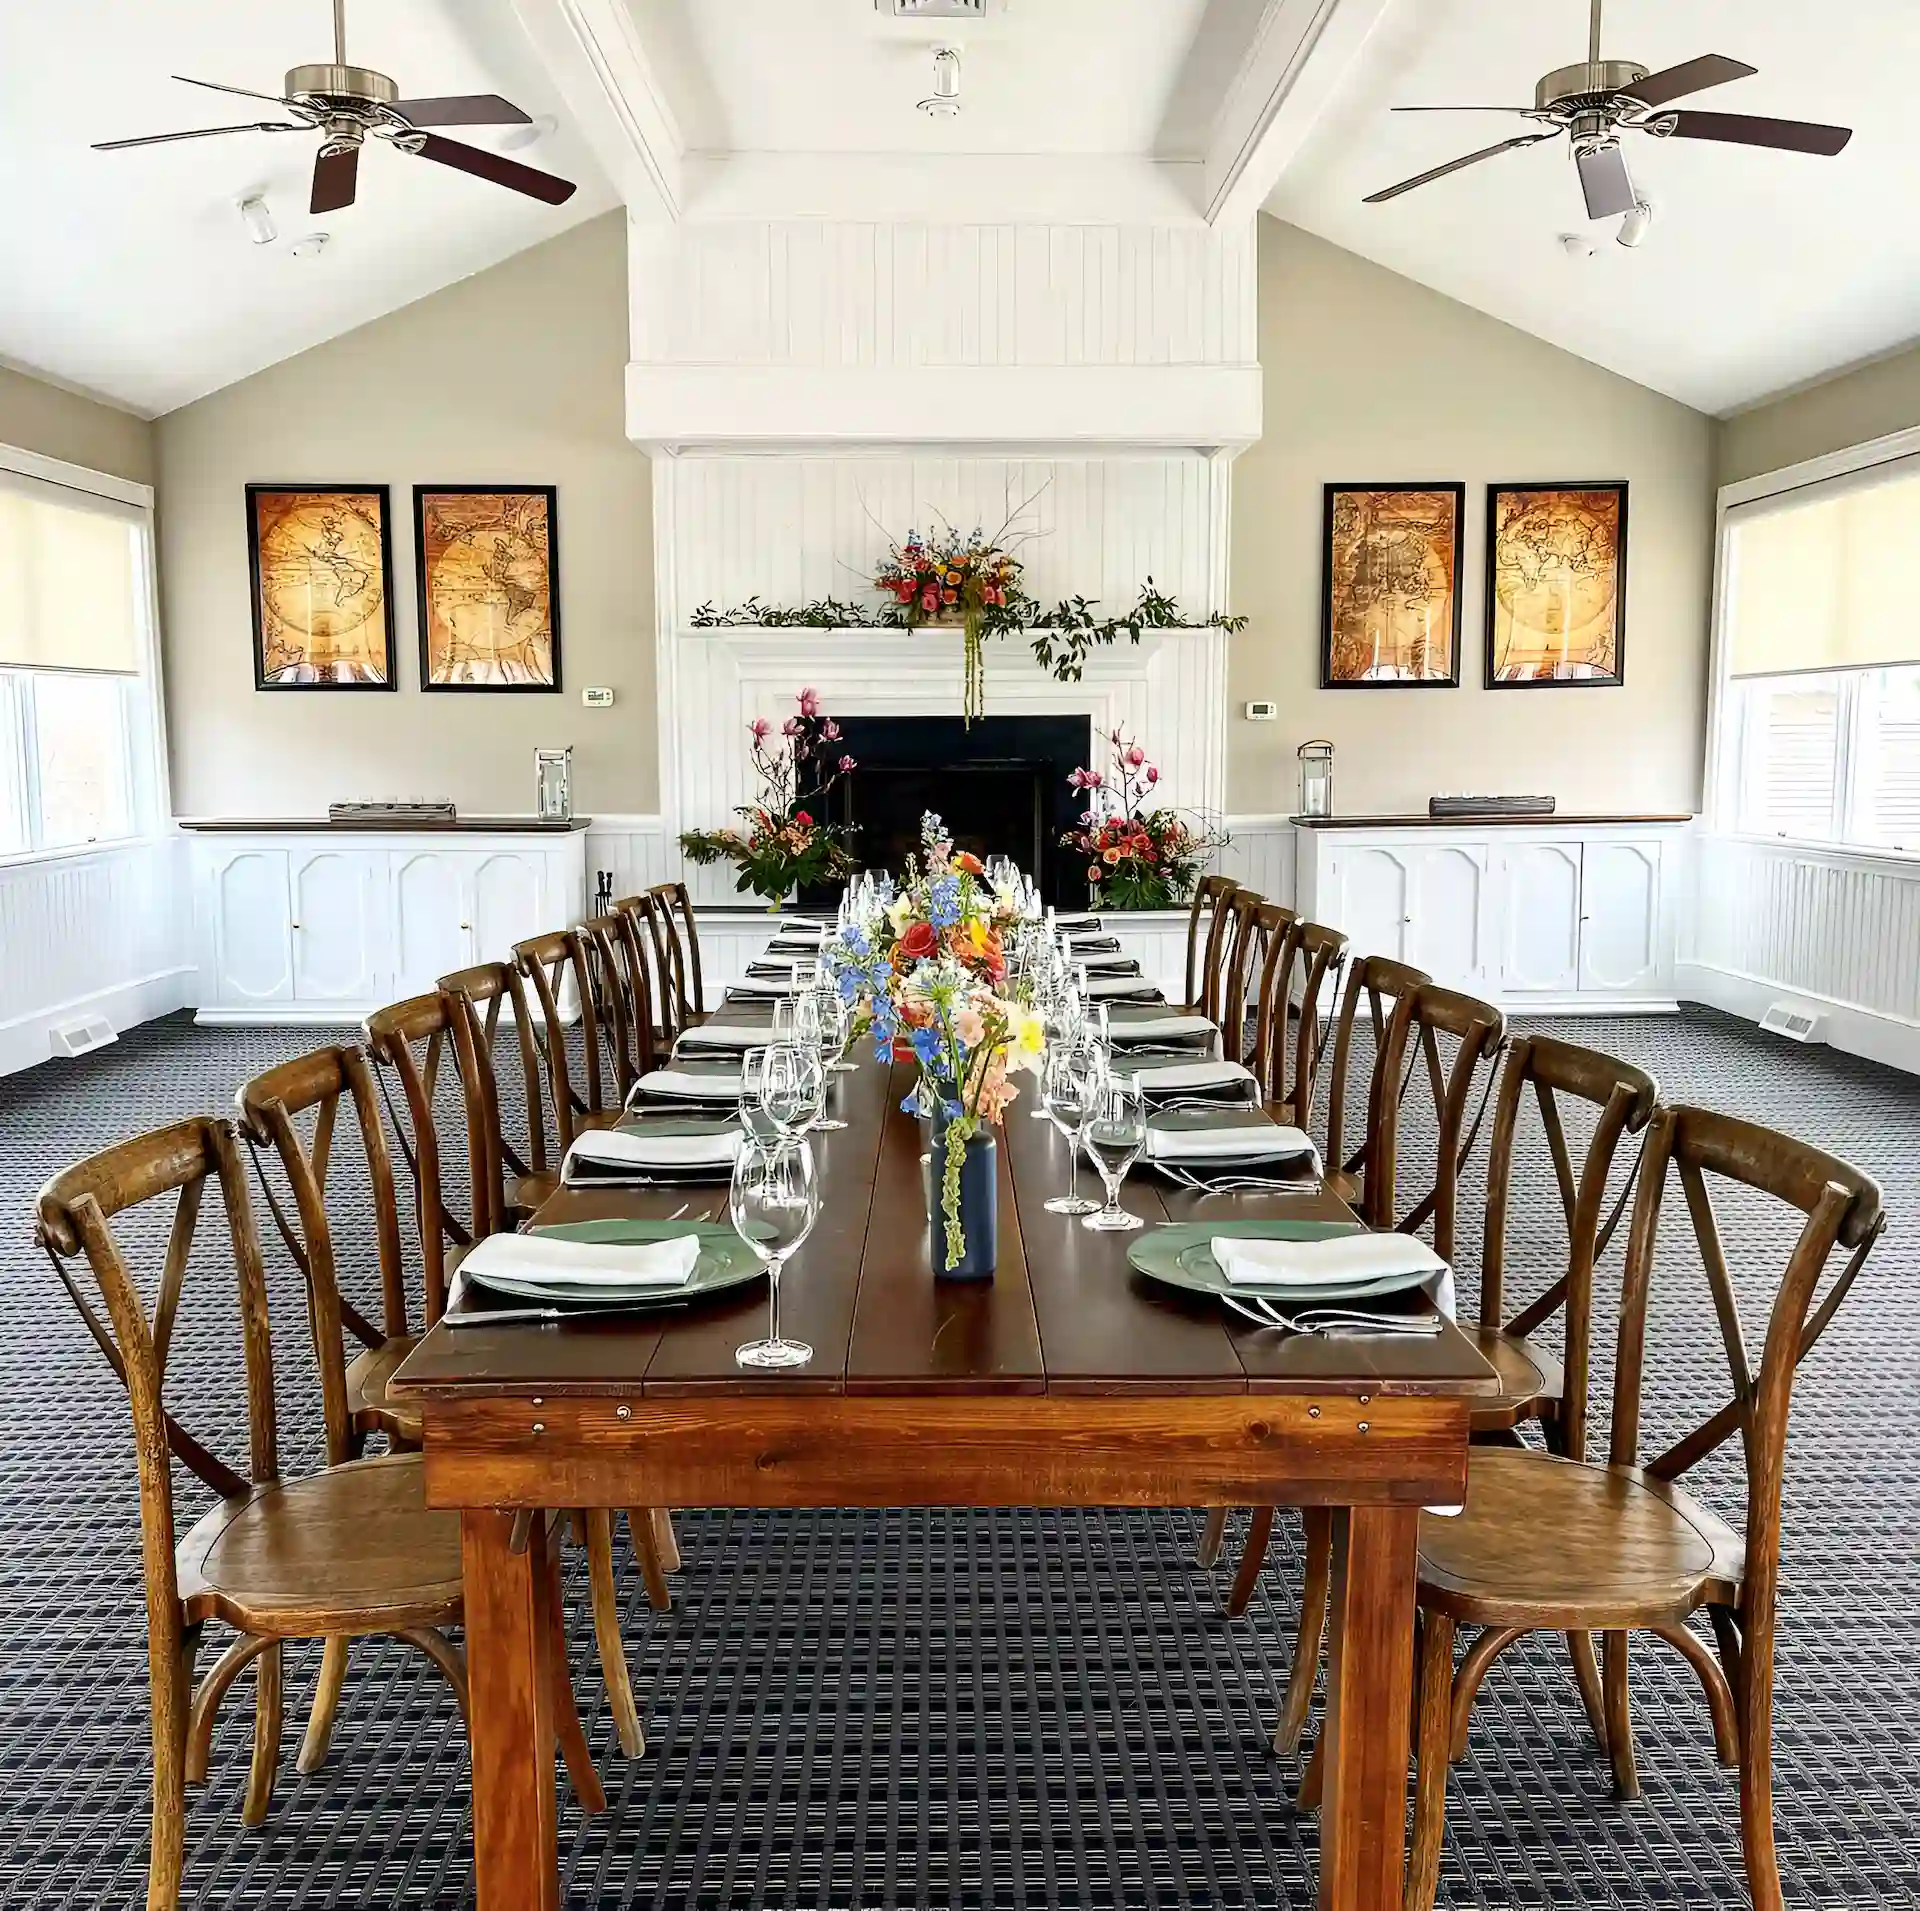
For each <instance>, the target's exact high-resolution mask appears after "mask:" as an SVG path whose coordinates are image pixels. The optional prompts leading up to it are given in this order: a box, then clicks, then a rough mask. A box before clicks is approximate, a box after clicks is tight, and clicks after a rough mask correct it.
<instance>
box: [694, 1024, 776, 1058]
mask: <svg viewBox="0 0 1920 1911" xmlns="http://www.w3.org/2000/svg"><path fill="white" fill-rule="evenodd" d="M772 1041H773V1030H772V1028H771V1027H769V1026H766V1025H764V1024H761V1023H753V1022H702V1023H701V1024H700V1025H699V1027H698V1028H695V1029H691V1030H689V1031H688V1033H687V1034H685V1035H683V1036H681V1038H680V1040H679V1041H678V1042H676V1043H675V1044H674V1053H675V1054H676V1055H678V1054H680V1053H681V1052H682V1050H684V1051H685V1053H686V1055H687V1056H692V1055H693V1054H695V1053H696V1052H697V1051H698V1050H700V1049H703V1048H767V1047H769V1046H770V1045H771V1044H772Z"/></svg>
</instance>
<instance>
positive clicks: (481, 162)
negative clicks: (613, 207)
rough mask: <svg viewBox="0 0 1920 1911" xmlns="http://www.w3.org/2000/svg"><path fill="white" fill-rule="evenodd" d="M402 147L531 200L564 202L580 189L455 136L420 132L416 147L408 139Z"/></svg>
mask: <svg viewBox="0 0 1920 1911" xmlns="http://www.w3.org/2000/svg"><path fill="white" fill-rule="evenodd" d="M402 150H403V151H405V152H417V153H418V154H419V155H420V157H421V158H422V159H431V160H433V161H435V162H436V163H437V164H439V165H442V166H452V167H455V168H456V169H457V170H459V171H460V172H463V173H472V174H473V175H474V177H475V178H476V179H490V180H491V181H492V182H493V183H494V184H495V185H496V186H507V187H510V188H511V189H512V190H513V191H515V192H523V193H525V194H526V195H527V196H528V198H530V199H544V200H545V201H546V202H547V204H548V205H550V206H561V205H565V204H566V202H567V201H568V200H569V199H571V198H572V197H573V195H574V193H575V192H576V191H578V190H579V189H578V187H576V186H575V185H574V183H573V181H572V180H571V179H561V178H558V177H557V176H556V175H554V174H553V173H543V172H541V171H540V169H539V168H538V167H536V166H523V165H521V164H520V162H519V161H518V160H517V159H508V158H506V157H505V155H504V154H501V153H489V152H483V151H482V150H481V149H480V148H479V147H478V146H468V145H465V144H463V143H462V142H461V141H460V140H457V139H442V138H441V137H440V135H439V134H438V133H422V134H421V135H420V143H419V145H418V146H415V145H414V143H413V141H412V140H408V141H407V142H406V144H405V146H404V147H403V148H402Z"/></svg>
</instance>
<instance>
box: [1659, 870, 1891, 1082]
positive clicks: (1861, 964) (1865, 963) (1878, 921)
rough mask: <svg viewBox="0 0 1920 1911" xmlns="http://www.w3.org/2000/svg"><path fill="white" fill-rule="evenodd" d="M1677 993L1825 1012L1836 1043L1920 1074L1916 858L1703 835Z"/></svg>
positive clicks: (1752, 1006) (1742, 1005) (1721, 1003)
mask: <svg viewBox="0 0 1920 1911" xmlns="http://www.w3.org/2000/svg"><path fill="white" fill-rule="evenodd" d="M1694 850H1695V853H1694V884H1693V907H1692V910H1691V920H1690V925H1689V933H1688V936H1687V941H1686V945H1685V949H1684V953H1683V956H1682V959H1681V965H1680V975H1679V982H1680V993H1681V994H1682V995H1683V996H1685V997H1687V998H1688V999H1689V1000H1698V1001H1704V1002H1708V1003H1711V1004H1712V1005H1713V1006H1715V1007H1718V1008H1725V1009H1728V1010H1730V1011H1731V1012H1733V1013H1735V1014H1739V1015H1747V1016H1751V1017H1756V1018H1757V1017H1758V1016H1759V1015H1761V1014H1763V1013H1764V1012H1765V1010H1766V1008H1767V1006H1768V1005H1769V1004H1770V1003H1771V1002H1773V1001H1776V1000H1778V999H1780V998H1782V997H1789V998H1799V999H1800V1000H1802V1001H1804V1002H1810V1003H1812V1004H1813V1005H1814V1006H1816V1007H1821V1008H1825V1009H1827V1010H1828V1011H1829V1017H1828V1021H1829V1027H1828V1031H1827V1033H1828V1039H1829V1040H1830V1041H1832V1042H1833V1044H1834V1045H1835V1046H1836V1047H1840V1048H1845V1049H1848V1050H1849V1051H1851V1052H1852V1053H1855V1054H1861V1055H1871V1056H1874V1057H1875V1058H1877V1059H1879V1060H1882V1061H1886V1062H1889V1063H1891V1064H1893V1065H1894V1066H1896V1067H1901V1068H1908V1069H1915V1070H1920V862H1916V861H1911V860H1906V859H1902V858H1897V857H1887V856H1873V855H1866V854H1860V853H1856V852H1852V851H1847V850H1837V849H1836V850H1823V849H1815V848H1809V847H1807V846H1805V845H1795V844H1786V843H1781V844H1774V843H1766V842H1756V841H1753V840H1751V839H1748V838H1743V837H1729V836H1715V835H1705V834H1703V835H1701V836H1700V837H1699V838H1697V839H1696V842H1695V846H1694Z"/></svg>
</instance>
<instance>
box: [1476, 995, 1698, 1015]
mask: <svg viewBox="0 0 1920 1911" xmlns="http://www.w3.org/2000/svg"><path fill="white" fill-rule="evenodd" d="M1494 1000H1495V1001H1497V1002H1498V1003H1499V1004H1500V1007H1501V1008H1502V1009H1504V1010H1505V1011H1506V1013H1507V1014H1509V1015H1678V1014H1679V1013H1680V1003H1679V1001H1678V999H1677V998H1676V997H1674V996H1670V995H1605V994H1601V993H1599V992H1597V991H1596V992H1594V993H1590V994H1589V993H1584V992H1583V993H1581V994H1577V995H1573V994H1569V995H1502V996H1496V997H1495V998H1494Z"/></svg>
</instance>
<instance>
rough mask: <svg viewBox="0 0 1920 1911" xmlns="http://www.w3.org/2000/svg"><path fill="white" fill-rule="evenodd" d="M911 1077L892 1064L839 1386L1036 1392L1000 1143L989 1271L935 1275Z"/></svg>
mask: <svg viewBox="0 0 1920 1911" xmlns="http://www.w3.org/2000/svg"><path fill="white" fill-rule="evenodd" d="M876 1072H877V1071H876ZM912 1086H913V1071H912V1069H911V1068H909V1067H907V1066H905V1065H903V1064H898V1063H897V1064H895V1066H894V1068H893V1071H892V1078H891V1080H890V1082H889V1084H888V1089H887V1101H888V1104H889V1113H888V1116H887V1132H886V1136H885V1139H884V1140H883V1141H882V1143H881V1147H880V1158H879V1163H878V1167H877V1170H876V1174H875V1179H874V1189H873V1209H872V1213H871V1216H870V1218H869V1224H868V1228H867V1242H866V1255H865V1260H864V1263H863V1265H862V1268H861V1272H860V1301H859V1310H858V1312H857V1313H856V1314H855V1316H854V1323H853V1344H852V1346H851V1348H850V1349H849V1350H848V1354H847V1391H848V1392H849V1393H1043V1392H1045V1390H1046V1368H1045V1365H1044V1363H1043V1362H1042V1359H1041V1353H1040V1330H1039V1328H1038V1326H1037V1325H1036V1324H1035V1321H1034V1315H1033V1296H1032V1294H1031V1292H1030V1291H1029V1289H1028V1286H1027V1269H1026V1256H1025V1254H1024V1252H1023V1249H1022V1241H1021V1229H1020V1218H1019V1214H1018V1212H1017V1210H1016V1207H1015V1204H1014V1192H1013V1182H1012V1177H1011V1175H1010V1174H1009V1172H1008V1167H1007V1160H1006V1154H1005V1151H1004V1150H1000V1151H998V1159H997V1163H996V1167H997V1172H998V1174H999V1177H1000V1260H999V1266H998V1268H997V1269H996V1270H995V1273H994V1277H993V1279H992V1280H990V1281H940V1280H935V1279H934V1277H933V1247H932V1239H931V1236H930V1233H929V1230H928V1224H927V1207H926V1192H925V1183H924V1181H923V1179H922V1175H921V1167H920V1156H921V1154H922V1153H923V1152H924V1150H925V1149H926V1147H927V1141H926V1131H925V1130H924V1129H923V1127H922V1126H921V1124H920V1123H919V1122H918V1121H916V1120H915V1119H914V1117H913V1116H911V1115H908V1114H906V1113H904V1112H902V1111H901V1109H900V1108H899V1106H898V1103H899V1100H900V1098H901V1097H902V1096H904V1095H905V1094H906V1093H907V1092H908V1091H909V1090H910V1089H911V1088H912Z"/></svg>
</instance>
